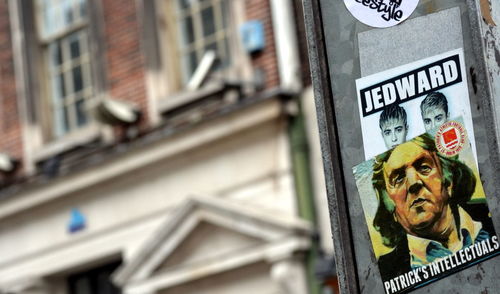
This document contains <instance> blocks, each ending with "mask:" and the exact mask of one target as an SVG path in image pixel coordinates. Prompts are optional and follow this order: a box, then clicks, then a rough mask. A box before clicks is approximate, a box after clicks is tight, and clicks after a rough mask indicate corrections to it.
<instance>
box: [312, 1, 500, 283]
mask: <svg viewBox="0 0 500 294" xmlns="http://www.w3.org/2000/svg"><path fill="white" fill-rule="evenodd" d="M492 2H498V1H492ZM496 6H500V5H497V4H495V5H493V6H492V15H493V18H494V20H495V21H496V23H500V19H498V13H499V12H498V10H500V8H496ZM304 8H305V9H304V13H305V15H306V20H307V23H306V25H307V26H308V28H307V33H308V43H309V49H310V50H309V51H310V53H311V57H310V60H311V67H312V74H313V81H314V87H315V96H316V103H317V110H318V122H319V127H320V135H321V143H322V151H323V154H324V161H325V177H326V182H327V189H328V197H329V205H330V207H329V209H330V213H331V223H332V232H333V242H334V246H335V250H336V258H337V270H338V272H339V278H340V285H341V290H342V291H343V293H383V292H384V290H383V287H382V282H381V279H380V276H379V270H378V267H377V264H376V260H375V257H374V255H373V253H372V249H371V244H370V239H369V235H368V230H367V226H366V224H365V220H364V215H363V210H362V207H361V202H360V199H359V195H358V192H357V189H356V185H355V181H354V177H353V175H352V170H351V168H352V167H353V166H355V165H356V164H358V163H360V162H361V161H363V158H364V154H363V147H362V138H361V133H360V121H359V115H358V106H357V98H356V97H357V96H356V89H355V80H356V79H357V78H359V77H361V76H362V75H361V69H363V75H366V74H371V73H374V72H378V71H381V70H384V69H387V68H391V67H394V66H397V65H400V64H405V63H408V62H412V61H415V60H418V59H421V58H425V57H430V56H432V55H436V54H438V53H441V52H445V51H448V50H450V49H454V48H456V46H457V45H460V44H463V45H460V46H459V47H464V51H465V63H466V66H467V72H468V76H467V79H468V83H469V91H470V93H469V94H470V99H471V107H472V116H473V121H474V127H475V132H474V133H475V136H476V143H477V151H478V155H479V156H478V157H479V158H478V159H479V168H480V173H481V178H482V181H483V183H484V187H485V191H486V193H487V195H488V204H489V206H490V210H491V213H492V215H493V221H494V223H495V225H496V228H497V231H500V226H499V225H500V205H499V204H500V198H498V197H497V195H498V192H499V191H498V190H499V185H498V184H495V183H500V169H499V168H500V162H499V156H498V137H499V134H500V133H499V132H498V128H497V126H498V125H499V123H500V115H499V114H500V97H499V95H500V52H499V51H498V50H500V47H499V46H498V40H499V38H498V37H499V33H498V28H497V27H495V28H493V27H485V23H484V22H483V20H482V18H481V16H480V14H479V10H478V9H479V0H421V1H420V4H419V6H418V8H417V10H416V11H415V12H414V14H413V15H412V17H411V19H412V22H414V23H415V25H417V26H419V25H420V26H421V30H422V31H421V33H420V34H419V35H420V36H417V35H416V34H415V33H414V34H408V32H404V33H403V28H404V27H403V25H404V24H403V25H402V26H401V28H396V29H394V30H393V32H395V33H394V34H393V35H391V34H388V35H387V36H385V37H384V38H385V39H384V40H380V39H379V40H378V42H380V44H379V47H378V48H379V50H380V48H384V45H386V46H387V47H386V50H387V48H389V49H390V50H387V51H388V52H382V53H381V52H375V48H368V47H369V46H376V45H377V44H376V43H375V42H371V41H373V40H371V39H370V37H369V35H370V32H369V31H373V32H374V33H373V34H374V35H378V36H380V35H384V32H383V31H380V32H378V30H377V32H376V31H375V29H373V28H370V27H367V26H365V25H363V24H361V23H359V22H358V21H356V20H355V19H354V18H353V17H352V16H351V15H350V14H349V12H348V11H347V9H346V8H345V6H344V4H343V1H332V0H304ZM450 8H455V10H449V11H445V10H447V9H450ZM457 8H458V9H459V10H457ZM435 12H441V13H443V14H447V17H448V18H446V17H443V18H436V20H435V22H434V23H431V24H428V23H426V22H425V21H424V20H426V18H425V16H426V15H429V14H431V13H435ZM453 15H455V16H453ZM420 17H423V18H420ZM446 19H448V20H449V21H450V23H449V24H448V27H447V24H446V21H444V20H446ZM419 23H420V24H419ZM433 25H434V26H435V27H434V28H433ZM456 26H459V27H458V28H457V27H456ZM460 26H461V27H462V31H460ZM388 30H390V29H388ZM400 30H401V31H400ZM375 32H376V33H375ZM398 32H399V33H398ZM435 32H438V33H436V35H437V37H436V36H432V34H434V33H435ZM360 33H362V34H361V35H362V37H360V42H359V43H358V37H359V36H360V35H359V34H360ZM426 34H428V35H426ZM367 36H368V37H367ZM391 36H392V37H393V38H392V39H391ZM419 38H420V39H419ZM422 40H425V42H427V44H421V43H418V42H423V41H422ZM323 42H324V43H323ZM384 42H385V43H384ZM412 42H413V46H415V47H416V48H413V49H411V50H410V49H408V48H409V47H408V46H409V45H411V43H412ZM415 42H417V43H415ZM483 45H484V46H483ZM362 46H363V48H360V47H362ZM405 46H407V47H405ZM405 48H406V49H407V50H409V51H411V52H409V51H408V52H406V53H405V52H401V50H404V49H405ZM360 49H361V50H360ZM391 50H392V51H391ZM360 51H361V58H360V55H359V54H358V52H360ZM377 54H379V55H380V54H382V55H383V56H382V57H380V56H378V55H377ZM405 54H406V56H405ZM325 55H326V56H325ZM391 56H392V59H391V60H388V59H390V58H391ZM497 56H498V58H497ZM378 58H381V60H380V59H378ZM370 62H373V64H369V63H370ZM346 226H347V227H346ZM499 271H500V258H493V259H491V260H488V261H485V262H483V263H481V264H479V265H476V266H472V267H470V268H468V269H466V270H463V271H461V272H459V273H456V274H453V275H451V276H449V277H447V278H444V279H442V280H440V281H438V282H436V283H433V284H431V285H429V286H427V287H423V288H420V289H417V290H415V293H494V291H496V289H498V287H499V286H500V280H499V279H497V277H496V274H495V273H498V272H499ZM353 283H355V284H356V285H353Z"/></svg>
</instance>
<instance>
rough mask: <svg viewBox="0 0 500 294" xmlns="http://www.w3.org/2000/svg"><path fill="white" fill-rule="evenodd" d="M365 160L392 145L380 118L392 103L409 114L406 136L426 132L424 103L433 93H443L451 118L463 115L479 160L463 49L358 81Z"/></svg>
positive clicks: (474, 151) (409, 136)
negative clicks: (387, 144) (388, 141)
mask: <svg viewBox="0 0 500 294" xmlns="http://www.w3.org/2000/svg"><path fill="white" fill-rule="evenodd" d="M356 91H357V96H358V108H359V114H360V119H361V132H362V136H363V145H364V152H365V159H366V160H367V159H370V158H372V157H374V156H376V155H378V154H380V153H383V152H385V151H387V150H389V149H391V148H392V147H387V146H386V144H385V141H384V139H383V137H382V130H381V128H380V126H379V119H380V116H381V114H382V112H383V110H384V109H386V108H387V107H388V106H389V105H399V106H401V107H402V108H403V109H404V110H405V112H406V117H407V125H408V129H407V133H406V139H410V138H413V137H416V136H418V135H420V134H422V133H425V132H426V129H425V126H424V122H423V118H422V114H421V110H420V105H421V103H422V101H423V100H424V98H425V97H426V96H427V95H428V94H430V93H432V92H440V93H442V94H443V95H444V96H445V97H446V100H447V104H448V119H452V118H455V117H459V116H462V117H463V120H464V123H465V128H466V130H467V133H468V135H469V141H470V142H471V144H472V150H473V153H474V157H475V159H476V161H477V153H476V144H475V138H474V131H473V125H472V115H471V109H470V102H469V90H468V86H467V74H466V71H465V62H464V53H463V49H462V48H459V49H455V50H452V51H449V52H446V53H443V54H439V55H435V56H432V57H429V58H426V59H422V60H419V61H416V62H413V63H409V64H406V65H402V66H399V67H395V68H392V69H389V70H386V71H383V72H379V73H376V74H373V75H370V76H367V77H363V78H360V79H357V80H356Z"/></svg>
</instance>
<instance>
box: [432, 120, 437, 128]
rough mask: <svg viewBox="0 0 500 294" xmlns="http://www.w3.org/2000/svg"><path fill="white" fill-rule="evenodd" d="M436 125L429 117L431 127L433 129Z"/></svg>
mask: <svg viewBox="0 0 500 294" xmlns="http://www.w3.org/2000/svg"><path fill="white" fill-rule="evenodd" d="M435 127H436V122H435V121H434V120H433V119H431V129H434V128H435Z"/></svg>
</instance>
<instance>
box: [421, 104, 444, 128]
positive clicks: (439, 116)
mask: <svg viewBox="0 0 500 294" xmlns="http://www.w3.org/2000/svg"><path fill="white" fill-rule="evenodd" d="M422 119H423V120H424V126H425V131H427V132H428V131H430V130H432V129H434V128H436V127H439V126H441V125H442V124H443V123H445V122H446V121H447V120H448V114H447V113H446V112H444V110H443V109H442V108H437V107H436V108H435V107H431V108H429V109H427V110H426V111H424V113H423V114H422Z"/></svg>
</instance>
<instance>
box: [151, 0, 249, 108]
mask: <svg viewBox="0 0 500 294" xmlns="http://www.w3.org/2000/svg"><path fill="white" fill-rule="evenodd" d="M142 1H143V5H144V7H143V9H144V10H145V12H144V17H145V18H148V17H153V19H154V21H150V22H147V21H145V22H144V25H145V26H144V35H145V36H146V38H145V41H144V42H145V46H146V47H148V46H155V48H156V51H155V52H151V54H147V55H146V57H147V58H146V62H147V64H148V68H151V69H155V74H152V75H150V77H149V82H148V87H149V88H150V89H149V91H150V93H151V94H152V95H150V101H151V100H153V103H152V104H153V105H155V106H156V107H155V110H156V112H157V113H159V114H161V113H162V112H165V111H168V110H170V107H158V106H159V105H160V104H161V105H172V107H174V106H173V105H176V107H177V106H179V105H181V104H183V101H172V103H165V101H166V100H169V99H170V100H176V99H182V98H181V97H187V95H185V93H186V92H189V90H187V89H186V87H185V85H184V86H179V85H182V81H180V79H181V78H180V73H181V72H182V70H181V68H180V67H181V66H182V62H180V61H179V58H178V57H179V55H178V54H177V52H176V51H177V50H178V47H179V41H178V40H179V39H178V36H177V34H178V32H179V27H178V24H177V19H176V18H175V17H173V16H172V14H173V12H172V9H169V6H170V7H172V6H173V5H174V3H172V2H170V3H166V1H165V0H155V1H151V2H152V3H153V4H150V5H148V4H146V3H144V2H146V1H148V0H142ZM167 1H169V0H167ZM176 1H177V0H176ZM216 2H217V3H218V2H219V1H218V0H216ZM226 4H227V6H228V7H226V9H227V10H228V12H227V14H228V25H227V30H228V31H229V32H228V33H227V34H228V35H229V36H230V37H229V38H228V52H227V54H229V55H230V64H229V66H227V67H226V68H224V69H222V70H219V71H217V72H213V73H211V75H212V76H213V77H216V78H217V79H220V80H221V81H220V82H222V81H223V80H226V81H233V82H237V81H250V80H252V77H253V69H252V65H251V60H250V56H249V55H248V54H247V53H246V52H245V51H244V48H243V46H242V44H241V42H240V35H239V28H240V26H241V24H243V23H244V22H245V1H243V0H229V1H226ZM222 9H224V8H222ZM175 13H177V12H175ZM216 21H217V20H216ZM220 21H222V20H220ZM149 30H154V32H155V34H154V36H151V35H150V34H148V33H147V32H148V31H149ZM171 40H174V41H175V44H176V46H174V48H172V46H171V45H169V44H172V41H171ZM198 62H199V61H198ZM213 86H214V84H210V83H206V84H205V85H202V87H201V88H200V89H199V90H197V91H200V92H202V91H204V88H206V87H213ZM249 92H252V90H251V89H250V90H249ZM151 96H153V97H151Z"/></svg>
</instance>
